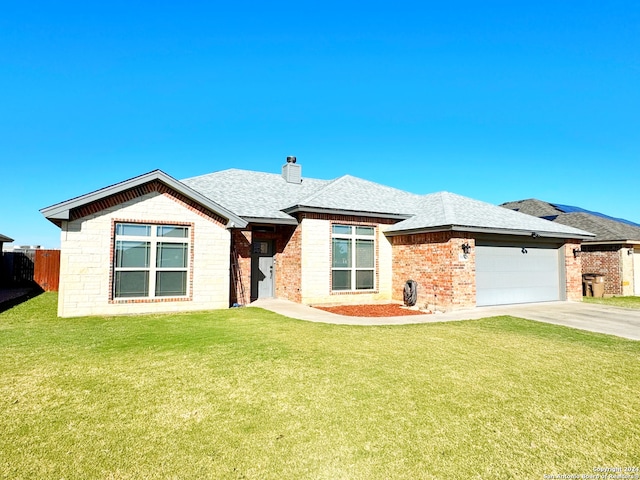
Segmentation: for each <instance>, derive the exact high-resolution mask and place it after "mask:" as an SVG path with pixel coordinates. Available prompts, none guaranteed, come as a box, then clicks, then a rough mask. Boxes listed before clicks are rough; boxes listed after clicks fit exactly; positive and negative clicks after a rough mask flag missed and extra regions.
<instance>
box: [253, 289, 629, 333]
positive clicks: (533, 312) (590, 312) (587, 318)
mask: <svg viewBox="0 0 640 480" xmlns="http://www.w3.org/2000/svg"><path fill="white" fill-rule="evenodd" d="M251 306H252V307H259V308H264V309H265V310H271V311H273V312H276V313H279V314H281V315H285V316H287V317H291V318H297V319H300V320H307V321H311V322H322V323H333V324H339V325H404V324H411V323H430V322H449V321H456V320H475V319H479V318H486V317H495V316H499V315H511V316H514V317H520V318H526V319H529V320H536V321H539V322H546V323H553V324H556V325H563V326H566V327H572V328H578V329H581V330H588V331H590V332H597V333H606V334H608V335H615V336H618V337H623V338H629V339H632V340H640V310H639V309H630V308H618V307H608V306H603V305H596V304H591V303H582V302H546V303H528V304H521V305H503V306H498V307H478V308H473V309H467V310H459V311H456V312H451V313H437V314H431V315H411V316H401V317H380V318H378V317H347V316H344V315H336V314H335V313H329V312H325V311H323V310H319V309H317V308H313V307H309V306H306V305H300V304H297V303H294V302H290V301H288V300H280V299H263V300H257V301H255V302H253V303H252V304H251Z"/></svg>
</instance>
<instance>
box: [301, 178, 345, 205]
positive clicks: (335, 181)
mask: <svg viewBox="0 0 640 480" xmlns="http://www.w3.org/2000/svg"><path fill="white" fill-rule="evenodd" d="M348 176H350V175H342V176H341V177H338V178H334V179H333V180H324V181H325V182H328V183H327V184H326V185H323V186H322V188H319V189H318V190H316V191H315V192H313V193H312V194H311V195H307V196H306V197H303V198H300V199H298V200H297V202H298V203H299V204H302V202H310V201H311V200H313V199H315V198H317V197H318V195H320V193H321V192H323V191H324V190H325V189H326V188H328V187H329V186H331V185H334V184H335V183H337V182H338V181H340V180H342V179H344V178H345V177H348ZM316 180H317V179H316Z"/></svg>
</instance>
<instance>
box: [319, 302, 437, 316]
mask: <svg viewBox="0 0 640 480" xmlns="http://www.w3.org/2000/svg"><path fill="white" fill-rule="evenodd" d="M315 308H318V309H320V310H325V311H327V312H331V313H337V314H338V315H347V316H349V317H399V316H401V315H424V314H425V313H426V312H421V311H419V310H409V309H408V308H402V305H398V304H397V303H389V304H381V305H377V304H376V305H340V306H337V307H315Z"/></svg>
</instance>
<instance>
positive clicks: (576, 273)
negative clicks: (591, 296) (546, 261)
mask: <svg viewBox="0 0 640 480" xmlns="http://www.w3.org/2000/svg"><path fill="white" fill-rule="evenodd" d="M574 249H580V243H579V242H577V241H568V242H567V243H565V245H564V270H565V288H566V298H567V300H569V301H572V302H581V301H582V255H579V256H577V257H576V256H575V255H574V254H573V250H574Z"/></svg>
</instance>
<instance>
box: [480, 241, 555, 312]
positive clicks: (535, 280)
mask: <svg viewBox="0 0 640 480" xmlns="http://www.w3.org/2000/svg"><path fill="white" fill-rule="evenodd" d="M559 251H560V250H559V248H558V247H557V246H553V245H549V246H542V245H539V244H535V245H531V244H529V245H527V244H523V245H518V246H514V245H500V244H493V245H476V303H477V305H478V306H481V305H506V304H510V303H529V302H549V301H553V300H561V299H562V298H563V297H564V295H563V294H562V293H561V290H560V285H561V284H564V281H562V283H561V270H560V262H559Z"/></svg>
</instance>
